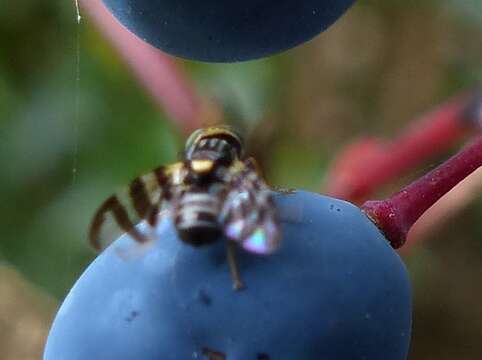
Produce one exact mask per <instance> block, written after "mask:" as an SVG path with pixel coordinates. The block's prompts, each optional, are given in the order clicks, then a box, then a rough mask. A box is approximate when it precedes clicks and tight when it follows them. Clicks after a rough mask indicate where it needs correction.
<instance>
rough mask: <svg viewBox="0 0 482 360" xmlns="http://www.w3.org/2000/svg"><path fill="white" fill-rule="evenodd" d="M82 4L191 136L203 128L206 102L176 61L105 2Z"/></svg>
mask: <svg viewBox="0 0 482 360" xmlns="http://www.w3.org/2000/svg"><path fill="white" fill-rule="evenodd" d="M80 5H81V8H82V10H83V11H86V12H87V13H88V15H89V16H90V18H91V19H92V20H93V21H94V22H95V23H96V25H97V26H98V28H99V29H100V31H101V32H102V33H103V34H104V36H105V37H106V38H107V39H109V41H110V42H111V43H112V44H113V45H114V47H115V48H116V49H117V51H118V52H119V54H120V55H121V56H122V58H123V59H124V61H125V62H126V63H127V64H128V65H129V66H130V67H131V69H132V71H133V72H134V74H135V76H136V77H137V79H138V80H139V82H140V83H141V84H142V85H143V86H144V88H145V89H146V90H147V91H148V92H149V93H150V95H151V96H152V97H153V99H154V100H155V101H156V103H157V104H158V105H159V106H160V107H161V108H162V109H163V110H164V111H166V113H167V114H168V115H169V116H170V117H171V118H172V119H173V120H174V121H176V122H177V123H178V124H179V125H180V127H181V129H182V130H183V131H184V132H186V133H190V132H191V131H192V130H194V129H196V128H199V127H201V126H202V125H203V124H202V122H203V120H204V119H203V117H204V114H203V112H204V110H205V108H204V105H205V104H203V101H202V99H201V98H200V97H199V96H198V94H197V93H196V91H195V90H194V86H193V84H192V83H191V82H190V81H189V80H188V78H187V77H186V75H185V74H184V72H183V71H182V69H181V68H180V67H179V66H178V65H177V64H176V62H175V61H174V60H173V58H171V57H169V56H168V55H166V54H164V53H162V52H161V51H159V50H158V49H156V48H154V47H152V46H151V45H149V44H147V43H145V42H143V41H142V40H140V39H139V38H137V37H136V36H135V35H134V34H132V33H131V32H129V31H128V30H127V29H126V28H125V27H123V26H122V25H121V24H120V23H119V22H117V20H116V19H115V18H114V17H113V16H112V14H111V13H110V12H109V11H108V10H107V8H106V7H105V6H104V4H103V3H102V1H101V0H82V1H80Z"/></svg>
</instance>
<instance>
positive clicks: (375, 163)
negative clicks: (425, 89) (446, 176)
mask: <svg viewBox="0 0 482 360" xmlns="http://www.w3.org/2000/svg"><path fill="white" fill-rule="evenodd" d="M481 99H482V94H481V93H480V92H479V91H472V92H471V93H470V94H469V95H468V96H467V95H465V96H459V97H457V98H455V99H453V100H451V101H450V102H448V103H446V104H443V105H441V106H439V107H438V108H437V109H435V110H433V111H431V112H430V113H428V114H426V115H425V116H423V117H422V118H421V119H420V120H419V121H417V122H416V123H415V124H414V125H412V126H411V127H410V128H409V129H408V130H407V131H405V132H404V133H403V134H402V135H401V136H400V137H398V138H397V139H395V140H394V141H393V142H392V143H390V144H387V145H385V144H383V143H382V142H381V141H377V142H375V141H373V140H371V141H370V142H367V141H364V142H361V141H360V142H358V143H356V146H355V145H353V146H351V147H349V148H348V150H346V151H345V153H344V154H343V155H342V156H341V157H340V158H339V160H338V161H337V163H336V164H335V166H334V169H333V171H332V175H331V177H330V179H329V180H328V182H327V185H326V187H325V188H326V191H325V193H327V194H329V195H331V196H333V197H337V198H342V199H345V200H350V201H355V202H356V201H357V200H359V199H362V198H364V197H366V196H367V195H368V194H370V193H371V192H372V191H374V190H375V189H377V188H379V187H380V186H381V185H383V184H385V183H387V182H389V181H390V180H392V179H395V178H397V177H398V176H399V175H400V174H402V173H403V172H405V171H407V170H408V169H411V168H413V167H414V166H416V165H417V164H419V163H421V162H422V161H424V160H425V159H427V158H430V157H432V156H434V155H436V154H438V153H440V152H442V151H444V150H446V149H447V148H449V147H450V146H452V145H453V144H454V142H455V141H457V140H458V139H460V138H461V137H462V136H463V135H465V134H466V133H468V131H469V130H470V129H471V128H474V127H477V128H478V129H480V128H482V120H481V118H482V111H481V110H480V109H481V107H480V104H481V103H482V101H481ZM477 105H478V106H477ZM477 109H478V111H477ZM367 145H370V146H369V147H367ZM359 150H364V151H359Z"/></svg>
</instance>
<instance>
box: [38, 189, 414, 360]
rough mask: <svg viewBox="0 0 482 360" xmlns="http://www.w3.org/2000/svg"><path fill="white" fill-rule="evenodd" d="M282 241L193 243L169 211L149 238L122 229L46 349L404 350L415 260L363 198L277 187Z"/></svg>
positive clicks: (352, 358) (120, 358) (260, 354)
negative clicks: (233, 256)
mask: <svg viewBox="0 0 482 360" xmlns="http://www.w3.org/2000/svg"><path fill="white" fill-rule="evenodd" d="M275 200H276V206H277V208H278V211H279V213H280V215H281V218H282V231H283V242H282V244H281V247H280V249H279V250H278V252H276V253H275V254H273V255H270V256H258V255H255V254H252V253H248V252H245V251H242V250H241V249H240V250H239V251H237V260H238V264H239V270H240V273H241V277H242V279H243V281H244V283H245V285H246V288H245V289H243V290H241V291H234V290H233V289H232V279H231V275H230V272H229V268H228V264H227V259H226V242H225V241H224V240H223V239H220V241H218V242H217V243H215V244H213V245H208V246H205V247H200V248H195V247H192V246H190V245H188V244H185V243H183V242H182V241H180V240H179V239H178V238H177V236H176V233H175V230H174V228H173V226H172V225H171V224H170V222H169V221H167V220H166V221H164V222H163V223H162V225H161V226H160V227H159V240H157V241H155V242H153V243H152V244H151V245H150V246H147V247H145V248H142V247H140V246H139V245H138V244H136V243H134V242H133V241H132V239H130V238H129V236H127V235H124V236H123V237H121V238H120V239H118V240H117V241H116V242H115V243H114V244H112V245H111V246H110V247H109V248H108V249H107V250H106V251H104V252H103V253H102V254H100V255H99V257H98V258H97V259H96V260H95V261H94V262H93V263H92V264H91V265H90V266H89V267H88V269H87V270H86V271H85V272H84V274H83V275H82V276H81V277H80V279H79V280H78V281H77V283H76V284H75V286H74V287H73V288H72V290H71V291H70V293H69V294H68V296H67V298H66V299H65V301H64V303H63V304H62V306H61V308H60V310H59V312H58V314H57V317H56V318H55V321H54V323H53V326H52V329H51V332H50V335H49V338H48V341H47V345H46V349H45V356H44V360H58V359H65V360H85V359H102V360H107V359H116V360H134V359H143V360H150V359H152V360H154V359H155V360H159V359H163V360H188V359H205V357H204V355H203V354H202V353H203V350H205V349H210V350H212V351H216V352H219V353H222V354H224V355H225V356H226V359H228V360H257V359H271V360H297V359H303V360H320V359H323V360H362V359H365V360H406V358H407V354H408V348H409V342H410V329H411V313H412V310H411V290H410V283H409V279H408V276H407V272H406V269H405V266H404V265H403V263H402V261H401V259H400V258H399V256H398V255H397V254H396V253H395V251H394V250H393V249H392V248H391V247H390V245H389V243H388V242H387V240H386V239H385V238H384V236H383V235H382V233H381V232H380V231H379V230H378V228H377V227H376V226H375V225H374V224H373V223H372V222H371V221H370V220H369V219H368V218H367V217H366V216H365V215H364V213H363V212H361V210H360V209H359V208H357V207H356V206H354V205H352V204H350V203H347V202H344V201H341V200H336V199H333V198H329V197H324V196H320V195H317V194H312V193H307V192H301V191H300V192H296V193H293V194H277V195H276V196H275Z"/></svg>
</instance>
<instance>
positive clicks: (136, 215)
mask: <svg viewBox="0 0 482 360" xmlns="http://www.w3.org/2000/svg"><path fill="white" fill-rule="evenodd" d="M177 168H179V165H178V164H174V165H171V166H169V167H164V166H160V167H158V168H156V169H154V170H153V171H151V172H149V173H147V174H145V175H142V176H139V177H137V178H135V179H134V180H133V181H132V182H131V183H130V185H129V186H128V188H127V189H125V190H124V191H122V192H119V193H117V194H114V195H111V196H110V197H108V198H107V199H106V200H105V201H104V202H103V203H102V205H101V206H100V207H99V209H98V210H97V211H96V213H95V215H94V217H93V219H92V222H91V224H90V228H89V240H90V243H91V245H92V246H93V247H94V248H95V249H96V250H100V249H101V248H105V247H106V246H107V245H109V244H110V243H111V242H112V241H113V240H114V239H115V234H110V233H109V235H110V236H108V239H102V241H101V237H102V238H103V236H101V231H102V230H103V228H104V227H105V225H106V220H107V219H108V218H111V220H113V221H114V223H115V224H116V225H117V226H118V228H120V230H122V231H124V232H127V233H129V234H130V235H131V236H132V238H133V239H135V240H136V241H138V242H140V243H145V242H147V241H148V240H149V239H150V237H149V236H148V235H146V234H145V233H143V232H141V231H139V229H138V228H136V224H137V223H139V222H140V221H142V220H145V221H146V222H147V224H148V225H149V226H150V227H152V228H153V227H155V226H156V224H157V221H158V218H159V216H158V214H159V211H160V210H161V207H162V205H163V203H164V201H165V200H166V198H167V197H168V195H169V191H170V186H171V184H172V180H173V179H172V178H173V176H174V175H175V174H176V171H174V170H176V169H177ZM112 235H114V236H112Z"/></svg>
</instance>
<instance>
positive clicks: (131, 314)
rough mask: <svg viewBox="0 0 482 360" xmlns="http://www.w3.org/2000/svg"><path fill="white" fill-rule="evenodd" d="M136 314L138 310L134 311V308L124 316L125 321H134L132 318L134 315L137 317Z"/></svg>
mask: <svg viewBox="0 0 482 360" xmlns="http://www.w3.org/2000/svg"><path fill="white" fill-rule="evenodd" d="M138 316H139V312H138V311H135V310H132V311H131V312H130V314H129V315H128V316H127V317H126V318H125V320H126V321H127V322H132V321H134V319H135V318H136V317H138Z"/></svg>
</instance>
